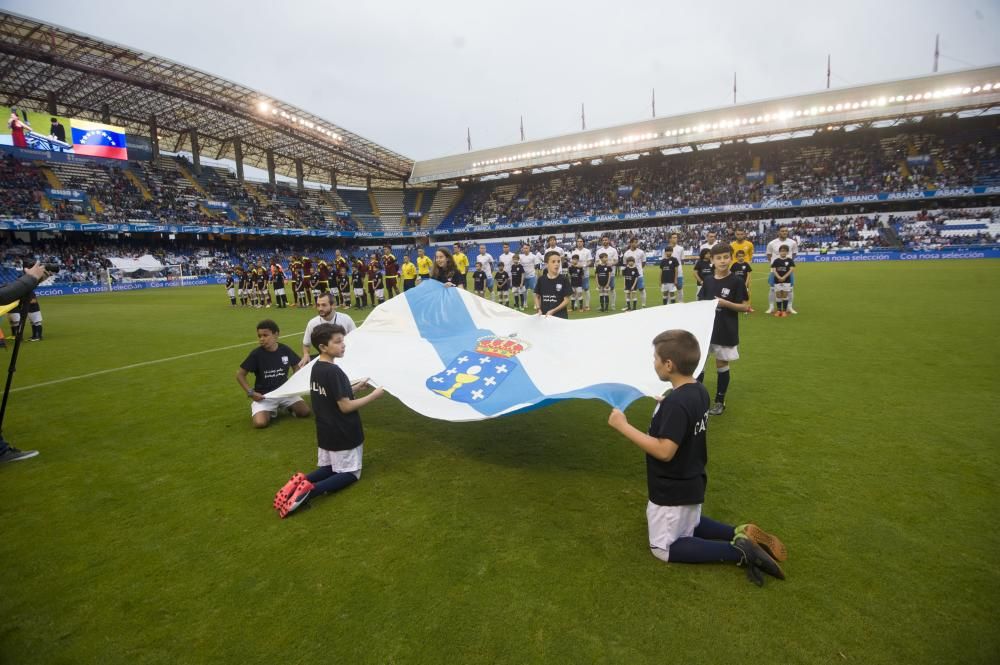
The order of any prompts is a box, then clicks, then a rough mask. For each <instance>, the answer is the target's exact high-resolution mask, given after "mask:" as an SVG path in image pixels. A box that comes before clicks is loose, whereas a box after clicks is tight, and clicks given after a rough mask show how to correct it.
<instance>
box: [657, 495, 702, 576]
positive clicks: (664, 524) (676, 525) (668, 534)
mask: <svg viewBox="0 0 1000 665" xmlns="http://www.w3.org/2000/svg"><path fill="white" fill-rule="evenodd" d="M699 522H701V504H700V503H699V504H697V505H694V506H660V505H657V504H655V503H653V502H652V501H648V502H647V503H646V525H647V527H648V528H649V549H650V551H651V552H652V553H653V556H655V557H656V558H657V559H660V560H662V561H667V560H669V557H670V546H671V545H673V544H674V541H675V540H677V539H678V538H689V537H691V536H693V535H694V530H695V528H696V527H697V526H698V523H699Z"/></svg>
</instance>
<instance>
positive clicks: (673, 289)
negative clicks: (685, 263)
mask: <svg viewBox="0 0 1000 665" xmlns="http://www.w3.org/2000/svg"><path fill="white" fill-rule="evenodd" d="M680 265H681V264H680V261H678V260H677V258H676V257H674V249H673V247H670V246H669V245H668V246H667V248H666V249H664V250H663V258H662V259H660V293H661V294H662V295H663V304H664V305H669V304H670V303H672V302H676V300H677V273H678V272H680V270H679V268H680Z"/></svg>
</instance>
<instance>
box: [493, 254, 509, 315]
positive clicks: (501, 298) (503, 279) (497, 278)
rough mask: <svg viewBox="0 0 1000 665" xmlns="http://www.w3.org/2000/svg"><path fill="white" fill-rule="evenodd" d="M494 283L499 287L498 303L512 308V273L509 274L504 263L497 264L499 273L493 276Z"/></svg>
mask: <svg viewBox="0 0 1000 665" xmlns="http://www.w3.org/2000/svg"><path fill="white" fill-rule="evenodd" d="M493 282H494V284H495V285H496V287H497V302H499V303H500V304H501V305H506V306H507V307H510V273H509V272H507V270H506V269H505V268H504V265H503V264H502V263H498V264H497V271H496V273H494V274H493Z"/></svg>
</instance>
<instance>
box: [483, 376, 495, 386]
mask: <svg viewBox="0 0 1000 665" xmlns="http://www.w3.org/2000/svg"><path fill="white" fill-rule="evenodd" d="M496 384H497V380H496V377H494V376H487V377H486V378H485V379H483V385H485V386H495V385H496Z"/></svg>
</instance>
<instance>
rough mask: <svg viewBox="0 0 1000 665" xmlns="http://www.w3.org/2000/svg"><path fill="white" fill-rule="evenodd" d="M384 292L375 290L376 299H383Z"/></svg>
mask: <svg viewBox="0 0 1000 665" xmlns="http://www.w3.org/2000/svg"><path fill="white" fill-rule="evenodd" d="M383 293H384V291H382V289H375V297H376V298H379V299H381V298H382V294H383Z"/></svg>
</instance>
